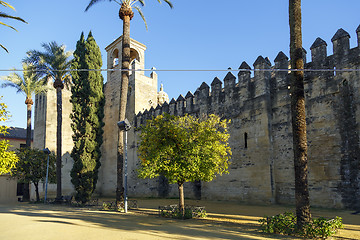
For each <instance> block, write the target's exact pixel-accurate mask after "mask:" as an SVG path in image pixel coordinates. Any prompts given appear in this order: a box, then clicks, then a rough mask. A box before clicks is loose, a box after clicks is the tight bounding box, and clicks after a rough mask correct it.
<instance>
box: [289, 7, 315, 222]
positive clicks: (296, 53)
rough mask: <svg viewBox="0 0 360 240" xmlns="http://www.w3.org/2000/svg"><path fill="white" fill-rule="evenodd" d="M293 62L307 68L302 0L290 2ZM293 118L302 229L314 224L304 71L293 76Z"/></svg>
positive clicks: (291, 57) (297, 65)
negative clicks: (303, 39)
mask: <svg viewBox="0 0 360 240" xmlns="http://www.w3.org/2000/svg"><path fill="white" fill-rule="evenodd" d="M289 25H290V63H291V68H292V69H304V61H303V48H302V33H301V0H289ZM291 116H292V129H293V149H294V169H295V200H296V216H297V226H298V228H302V227H303V226H304V224H305V223H307V222H310V221H311V213H310V199H309V189H308V179H307V176H308V159H307V139H306V116H305V94H304V72H303V71H293V72H292V73H291Z"/></svg>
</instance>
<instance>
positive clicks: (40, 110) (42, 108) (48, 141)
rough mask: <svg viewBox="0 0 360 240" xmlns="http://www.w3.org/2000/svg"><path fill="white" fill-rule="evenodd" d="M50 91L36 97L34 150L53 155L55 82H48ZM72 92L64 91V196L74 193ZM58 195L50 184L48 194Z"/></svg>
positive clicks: (65, 89)
mask: <svg viewBox="0 0 360 240" xmlns="http://www.w3.org/2000/svg"><path fill="white" fill-rule="evenodd" d="M48 87H49V90H48V91H47V92H46V93H43V94H38V95H36V96H35V114H34V148H37V149H41V150H42V149H44V148H49V150H50V151H51V152H53V153H56V126H57V120H56V117H57V114H56V91H55V89H54V87H53V81H52V80H51V79H50V80H49V81H48ZM70 96H71V91H70V90H69V89H67V88H66V87H65V88H64V89H63V90H62V164H63V167H62V172H61V179H62V192H63V194H64V195H67V194H70V193H72V192H73V191H74V188H73V186H72V183H71V181H70V179H71V178H70V170H71V168H72V165H73V163H74V162H73V160H72V158H71V157H70V153H71V151H72V148H73V141H72V130H71V125H70V124H71V119H70V113H71V109H72V106H71V103H70ZM41 187H43V186H42V185H40V186H39V188H40V189H39V191H40V192H42V191H43V189H41ZM33 193H34V192H33V191H32V193H31V194H32V195H31V196H34V195H33ZM55 193H56V185H55V184H50V185H49V187H48V194H49V195H52V194H55Z"/></svg>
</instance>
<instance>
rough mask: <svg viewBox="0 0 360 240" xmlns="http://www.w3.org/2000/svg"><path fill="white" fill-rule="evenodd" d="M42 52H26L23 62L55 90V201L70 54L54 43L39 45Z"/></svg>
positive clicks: (69, 78)
mask: <svg viewBox="0 0 360 240" xmlns="http://www.w3.org/2000/svg"><path fill="white" fill-rule="evenodd" d="M41 46H42V47H43V49H44V50H45V51H44V52H40V51H37V50H31V51H29V52H27V55H28V57H27V58H26V59H25V60H24V61H25V62H28V63H32V64H34V66H35V67H36V71H37V72H38V73H39V74H41V76H43V77H44V79H45V80H46V81H47V80H48V79H49V78H52V79H54V88H55V89H56V112H57V126H56V128H57V129H56V185H57V186H56V199H57V200H60V199H61V195H62V194H61V165H62V161H61V156H62V150H61V147H62V145H61V144H62V133H61V128H62V89H63V88H64V84H65V85H67V86H68V85H69V84H70V82H71V77H70V65H71V60H70V59H69V58H70V56H71V55H72V53H71V52H69V51H68V52H66V51H65V46H64V45H58V44H57V43H56V42H50V43H48V44H46V43H43V44H42V45H41Z"/></svg>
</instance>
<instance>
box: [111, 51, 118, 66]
mask: <svg viewBox="0 0 360 240" xmlns="http://www.w3.org/2000/svg"><path fill="white" fill-rule="evenodd" d="M111 58H112V67H115V66H117V65H119V50H118V49H115V50H114V51H113V53H112V55H111Z"/></svg>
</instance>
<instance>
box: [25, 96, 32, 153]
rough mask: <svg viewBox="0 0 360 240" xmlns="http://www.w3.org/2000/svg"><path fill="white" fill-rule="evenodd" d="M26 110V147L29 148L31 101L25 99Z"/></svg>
mask: <svg viewBox="0 0 360 240" xmlns="http://www.w3.org/2000/svg"><path fill="white" fill-rule="evenodd" d="M25 104H26V108H27V116H26V146H27V147H29V148H30V147H31V107H32V104H33V101H32V99H31V98H27V99H26V101H25Z"/></svg>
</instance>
